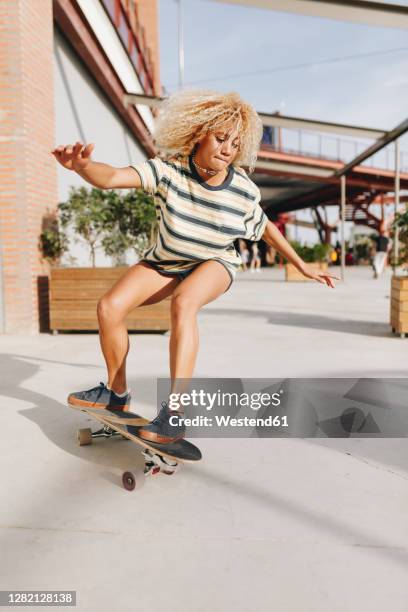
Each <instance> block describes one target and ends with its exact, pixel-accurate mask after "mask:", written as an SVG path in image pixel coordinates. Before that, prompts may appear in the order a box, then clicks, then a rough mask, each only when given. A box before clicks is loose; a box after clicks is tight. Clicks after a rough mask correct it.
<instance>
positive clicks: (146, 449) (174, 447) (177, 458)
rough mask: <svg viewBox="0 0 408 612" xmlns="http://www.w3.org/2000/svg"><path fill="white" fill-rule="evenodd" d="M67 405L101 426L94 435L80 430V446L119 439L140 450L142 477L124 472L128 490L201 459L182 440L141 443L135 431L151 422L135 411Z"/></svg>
mask: <svg viewBox="0 0 408 612" xmlns="http://www.w3.org/2000/svg"><path fill="white" fill-rule="evenodd" d="M68 405H69V407H70V408H73V409H74V410H80V411H81V412H85V413H87V414H89V416H91V417H92V418H94V419H95V420H96V421H98V422H99V423H101V424H102V426H103V427H102V429H100V430H98V431H95V432H93V431H92V430H91V429H89V428H86V429H79V430H78V432H77V441H78V444H79V445H80V446H86V445H89V444H92V440H93V439H94V438H111V437H114V436H121V437H123V438H127V439H128V440H131V441H132V442H136V444H138V445H139V446H140V447H141V448H142V455H143V457H144V459H145V467H144V470H143V472H142V474H140V475H139V476H137V475H136V474H135V473H134V472H131V471H126V472H124V474H123V476H122V483H123V486H124V487H125V489H127V490H133V489H134V488H135V486H136V485H140V484H142V482H143V481H144V477H145V476H147V475H154V474H158V473H159V472H163V473H164V474H168V475H170V474H174V472H176V471H177V469H178V467H179V464H181V463H184V462H195V461H199V460H200V459H201V457H202V455H201V451H200V449H199V448H197V446H195V445H194V444H191V442H188V441H187V440H184V439H182V440H177V441H176V442H171V443H168V444H157V443H155V442H149V441H147V440H143V439H142V438H140V437H139V436H138V431H139V429H140V427H142V426H143V425H146V424H147V423H150V421H149V419H146V418H144V417H142V416H140V415H138V414H136V413H134V412H130V411H118V410H109V409H103V408H92V407H84V406H73V405H72V404H68Z"/></svg>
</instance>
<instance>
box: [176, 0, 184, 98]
mask: <svg viewBox="0 0 408 612" xmlns="http://www.w3.org/2000/svg"><path fill="white" fill-rule="evenodd" d="M182 1H183V0H177V4H178V51H179V89H182V88H183V85H184V35H183V14H182Z"/></svg>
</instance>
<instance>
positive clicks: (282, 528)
mask: <svg viewBox="0 0 408 612" xmlns="http://www.w3.org/2000/svg"><path fill="white" fill-rule="evenodd" d="M282 279H283V272H282V271H281V270H271V269H269V270H263V271H262V273H261V274H249V273H240V274H239V276H238V279H237V281H236V282H235V284H234V285H233V287H232V289H231V290H230V291H229V292H227V293H226V294H225V295H223V296H222V297H221V298H220V299H218V300H217V301H216V302H215V303H212V304H209V305H207V306H206V307H205V308H204V309H203V310H202V311H201V313H200V316H199V325H200V354H199V358H198V361H197V367H196V372H195V376H205V377H216V376H220V375H222V376H223V377H244V378H248V377H271V378H272V377H281V376H287V377H321V378H323V377H340V378H343V377H406V375H407V356H408V339H406V340H402V339H400V338H398V337H394V336H392V334H391V332H390V329H389V325H388V311H389V293H390V289H389V287H390V275H389V272H388V273H387V275H386V276H384V277H383V278H381V279H379V280H374V279H372V278H371V271H370V270H369V269H368V268H361V269H360V268H359V269H348V270H347V280H346V282H345V283H339V284H338V285H337V287H336V289H334V290H333V289H329V288H326V287H325V286H323V285H318V284H317V283H312V284H309V283H296V284H294V283H292V284H287V283H283V282H282ZM168 341H169V339H168V337H167V336H164V335H161V334H132V335H131V354H130V358H129V380H130V384H131V387H132V389H133V402H134V409H135V410H140V411H141V412H142V413H144V414H146V415H147V416H151V415H153V414H154V401H155V385H156V380H155V378H156V377H157V376H167V375H168V365H167V358H168ZM0 359H1V363H2V369H1V372H2V379H1V381H0V392H1V395H0V404H1V409H2V414H3V415H7V419H3V427H2V432H3V433H2V461H1V464H0V465H1V467H0V474H1V483H2V495H1V498H2V502H3V503H2V504H1V506H0V528H1V529H0V538H1V552H2V569H1V579H0V580H1V584H0V587H1V589H24V590H29V589H36V590H39V589H47V590H50V589H70V590H76V591H77V597H78V606H77V609H78V610H81V611H82V610H83V611H86V612H93V611H98V612H104V611H105V610H106V611H108V610H109V611H110V610H114V609H116V610H121V611H123V612H124V611H128V610H129V611H130V610H132V611H134V610H151V611H152V612H156V611H157V612H159V611H162V610H163V609H166V611H167V612H173V611H174V612H176V611H177V612H184V611H189V612H190V611H192V612H201V611H203V612H204V611H206V612H207V611H208V610H214V611H217V612H226V611H229V610H231V611H232V610H234V612H244V611H245V612H255V611H256V612H266V611H268V612H269V611H270V610H277V611H279V612H280V611H283V610H285V611H293V612H295V611H296V612H298V611H302V612H306V611H310V612H320V611H322V612H323V611H324V612H328V611H330V612H348V611H353V612H357V611H358V612H360V611H361V610H370V612H377V611H380V610H381V611H383V610H384V609H387V610H389V611H390V612H403V611H404V612H406V610H407V601H408V583H407V579H406V576H407V564H408V530H407V518H406V515H407V513H406V508H407V502H408V459H407V457H408V454H407V440H406V439H402V438H401V439H363V438H355V439H348V440H347V439H311V438H310V439H262V440H254V439H239V440H226V441H220V440H216V439H203V440H200V441H199V444H200V447H201V449H202V451H203V455H204V460H203V461H202V462H201V463H200V464H199V465H196V466H184V467H183V469H182V470H180V472H179V473H178V474H177V475H175V476H174V477H166V476H161V475H159V476H158V477H156V478H152V479H151V480H149V481H147V482H146V484H145V486H144V487H143V488H142V489H141V490H140V491H135V492H133V493H129V492H127V491H125V490H123V489H122V488H121V485H120V474H121V472H122V471H123V470H124V469H127V468H129V467H132V466H134V465H135V462H137V461H138V459H137V453H135V448H134V447H133V445H131V444H130V443H128V442H125V441H120V440H112V441H110V442H105V441H103V440H102V441H96V442H95V443H94V445H93V446H91V447H81V448H79V447H78V446H76V443H75V437H74V435H75V431H76V429H77V427H78V426H87V424H88V421H87V418H86V416H85V415H83V414H81V413H77V412H74V411H70V410H68V409H67V408H66V407H65V397H66V395H67V393H68V392H69V391H70V390H73V389H82V388H87V387H90V386H93V385H94V384H97V383H98V382H99V381H100V380H105V370H104V366H103V361H102V358H101V354H100V351H99V340H98V336H97V335H96V334H72V335H71V334H60V335H58V336H51V335H41V336H33V337H24V336H19V337H18V336H14V337H10V336H8V337H2V338H1V348H0Z"/></svg>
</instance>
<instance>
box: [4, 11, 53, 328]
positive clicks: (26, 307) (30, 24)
mask: <svg viewBox="0 0 408 612" xmlns="http://www.w3.org/2000/svg"><path fill="white" fill-rule="evenodd" d="M0 39H1V41H2V44H1V45H0V83H1V90H0V158H1V163H0V201H1V206H0V250H1V253H0V255H1V257H0V275H1V278H0V291H2V299H0V307H1V308H2V313H0V314H2V317H1V319H2V321H3V329H1V330H0V332H5V333H18V334H20V333H36V332H38V331H39V319H40V317H39V305H38V302H39V298H38V295H39V294H41V291H39V290H38V286H39V280H38V279H39V278H40V277H41V276H43V275H44V274H47V272H48V269H47V266H46V265H45V264H43V263H42V261H41V258H40V253H39V249H38V240H39V234H40V232H41V229H42V221H43V218H44V215H45V214H46V213H47V212H51V211H53V210H55V208H56V204H57V174H56V163H55V160H54V158H53V157H52V155H50V151H51V149H52V148H53V147H54V146H55V142H54V123H55V117H54V91H53V81H54V79H53V18H52V0H1V2H0Z"/></svg>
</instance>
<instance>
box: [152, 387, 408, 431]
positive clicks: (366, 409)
mask: <svg viewBox="0 0 408 612" xmlns="http://www.w3.org/2000/svg"><path fill="white" fill-rule="evenodd" d="M157 399H158V406H160V404H161V402H162V401H165V402H167V404H168V407H169V409H170V410H173V411H175V414H174V415H172V416H171V418H172V424H174V425H177V424H178V422H179V420H180V419H182V420H183V422H184V424H185V425H186V437H197V438H206V437H218V438H231V437H232V438H233V437H239V438H244V437H245V438H248V437H249V438H273V437H278V438H283V437H299V438H350V437H357V438H358V437H370V438H373V437H377V438H378V437H380V438H388V437H397V438H401V437H407V436H408V411H407V406H408V379H405V378H385V379H381V378H272V379H265V378H262V379H261V378H194V379H180V378H179V379H176V380H175V381H171V380H170V379H169V378H158V379H157Z"/></svg>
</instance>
